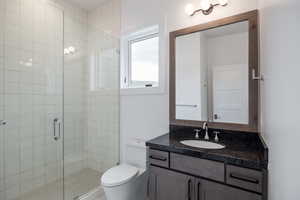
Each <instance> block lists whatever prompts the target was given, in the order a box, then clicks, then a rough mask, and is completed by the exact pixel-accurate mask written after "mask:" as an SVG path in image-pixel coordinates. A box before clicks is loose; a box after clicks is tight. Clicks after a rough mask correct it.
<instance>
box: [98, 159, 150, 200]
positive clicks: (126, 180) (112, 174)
mask: <svg viewBox="0 0 300 200" xmlns="http://www.w3.org/2000/svg"><path fill="white" fill-rule="evenodd" d="M147 179H148V175H147V171H146V170H145V169H141V168H137V167H134V166H132V165H128V164H122V165H119V166H116V167H113V168H111V169H109V170H108V171H106V172H105V173H104V174H103V176H102V177H101V185H102V187H103V189H104V192H105V195H106V198H107V200H145V199H146V196H147Z"/></svg>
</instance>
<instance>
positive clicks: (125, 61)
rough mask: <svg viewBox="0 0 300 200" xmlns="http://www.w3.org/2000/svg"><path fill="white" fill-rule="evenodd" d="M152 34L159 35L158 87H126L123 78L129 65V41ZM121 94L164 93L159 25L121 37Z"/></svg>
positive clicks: (161, 43)
mask: <svg viewBox="0 0 300 200" xmlns="http://www.w3.org/2000/svg"><path fill="white" fill-rule="evenodd" d="M153 35H158V37H159V81H158V84H159V85H158V87H145V88H134V87H131V88H129V87H126V86H127V85H125V83H124V79H125V78H128V76H129V75H130V73H129V65H130V57H129V56H130V45H129V44H130V43H132V42H134V41H138V40H139V39H145V38H151V37H153ZM121 41H122V42H121V55H122V57H121V72H120V73H121V74H120V80H121V95H144V94H162V93H165V69H164V67H163V66H164V65H163V63H162V62H163V59H162V58H164V55H163V53H164V48H163V46H164V42H163V41H164V40H163V34H162V32H161V31H160V28H159V25H155V26H151V27H148V28H144V29H142V30H140V31H136V32H133V33H131V34H128V35H126V36H123V37H122V39H121Z"/></svg>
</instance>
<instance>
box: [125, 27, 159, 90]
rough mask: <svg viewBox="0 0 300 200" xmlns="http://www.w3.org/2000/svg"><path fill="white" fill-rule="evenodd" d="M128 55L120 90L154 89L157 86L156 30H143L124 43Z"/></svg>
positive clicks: (157, 40)
mask: <svg viewBox="0 0 300 200" xmlns="http://www.w3.org/2000/svg"><path fill="white" fill-rule="evenodd" d="M126 48H127V51H128V53H127V54H124V56H127V59H126V60H127V62H126V64H125V69H123V72H124V73H123V76H122V81H121V82H122V88H154V87H158V86H159V79H160V78H159V77H160V69H159V34H158V28H157V27H155V28H152V29H151V30H150V29H149V30H144V31H142V32H141V33H136V34H134V35H133V36H131V37H129V39H127V41H126Z"/></svg>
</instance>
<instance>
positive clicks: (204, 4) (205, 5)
mask: <svg viewBox="0 0 300 200" xmlns="http://www.w3.org/2000/svg"><path fill="white" fill-rule="evenodd" d="M201 8H202V10H209V8H210V2H209V0H202V1H201Z"/></svg>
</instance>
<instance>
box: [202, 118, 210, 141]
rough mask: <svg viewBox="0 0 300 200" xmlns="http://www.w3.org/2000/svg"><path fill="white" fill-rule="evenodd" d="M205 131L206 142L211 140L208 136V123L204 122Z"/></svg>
mask: <svg viewBox="0 0 300 200" xmlns="http://www.w3.org/2000/svg"><path fill="white" fill-rule="evenodd" d="M203 130H204V131H205V137H204V139H205V140H209V135H208V125H207V122H204V124H203Z"/></svg>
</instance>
